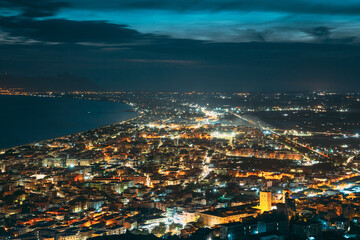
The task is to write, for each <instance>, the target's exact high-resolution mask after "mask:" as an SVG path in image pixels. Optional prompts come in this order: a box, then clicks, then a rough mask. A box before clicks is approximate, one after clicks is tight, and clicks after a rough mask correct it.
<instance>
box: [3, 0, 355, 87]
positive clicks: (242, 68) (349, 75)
mask: <svg viewBox="0 0 360 240" xmlns="http://www.w3.org/2000/svg"><path fill="white" fill-rule="evenodd" d="M0 72H2V73H4V72H8V73H9V74H12V75H15V76H28V77H34V76H53V75H57V74H62V73H70V74H74V75H76V76H79V77H85V78H88V79H90V80H92V81H94V82H96V83H97V84H99V85H100V86H101V87H103V88H104V89H107V90H150V91H156V90H176V91H188V90H200V91H218V90H219V91H254V90H256V91H257V90H259V91H262V90H270V91H273V90H282V91H283V90H326V89H328V90H352V91H354V90H360V1H359V0H342V1H338V0H274V1H271V0H237V1H235V0H202V1H196V0H103V1H99V0H62V1H52V0H0Z"/></svg>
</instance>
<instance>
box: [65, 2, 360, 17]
mask: <svg viewBox="0 0 360 240" xmlns="http://www.w3.org/2000/svg"><path fill="white" fill-rule="evenodd" d="M69 2H71V5H72V6H73V7H81V8H83V7H84V6H85V8H95V9H96V8H98V9H128V10H129V9H130V10H131V9H162V10H173V11H199V10H200V11H204V10H205V11H223V10H231V11H278V12H288V13H314V14H348V15H358V14H360V2H357V3H356V2H352V3H349V2H339V1H333V0H329V1H319V0H292V1H289V0H276V1H269V0H242V1H238V0H181V1H179V0H121V1H118V0H107V1H93V0H74V1H69Z"/></svg>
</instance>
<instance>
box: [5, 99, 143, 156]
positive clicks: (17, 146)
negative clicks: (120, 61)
mask: <svg viewBox="0 0 360 240" xmlns="http://www.w3.org/2000/svg"><path fill="white" fill-rule="evenodd" d="M0 96H22V97H35V98H45V97H44V96H34V95H31V96H29V95H0ZM48 98H64V99H73V100H79V101H95V102H111V103H118V104H124V105H126V106H127V107H128V108H127V109H124V110H122V111H121V112H124V113H133V114H136V116H134V117H131V118H129V119H126V120H122V121H119V122H114V123H110V124H105V125H101V126H98V127H94V128H89V129H86V130H81V131H77V132H74V133H70V134H65V135H60V136H55V137H50V138H46V139H43V140H35V141H31V142H28V143H24V144H19V145H15V146H10V147H4V148H2V147H0V153H3V152H6V151H8V150H12V149H13V150H15V149H18V148H21V147H25V146H30V145H34V144H37V143H39V144H43V143H45V142H48V141H55V140H56V139H60V138H66V137H71V136H75V135H78V134H82V133H85V132H88V131H94V130H96V129H101V128H106V127H111V126H113V125H117V124H124V123H126V122H129V121H132V120H134V119H136V118H138V117H140V116H142V115H141V114H140V113H139V112H137V111H135V110H134V109H133V107H131V106H130V105H129V104H127V103H124V102H112V101H106V100H94V99H79V98H73V97H71V98H69V97H62V96H53V97H48Z"/></svg>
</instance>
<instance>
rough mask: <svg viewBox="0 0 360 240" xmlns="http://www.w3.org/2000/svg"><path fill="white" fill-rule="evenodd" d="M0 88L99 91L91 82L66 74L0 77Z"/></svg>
mask: <svg viewBox="0 0 360 240" xmlns="http://www.w3.org/2000/svg"><path fill="white" fill-rule="evenodd" d="M0 87H1V88H24V89H26V90H33V91H76V90H79V91H99V90H102V89H101V87H100V86H99V85H98V84H96V83H94V82H93V81H91V80H89V79H86V78H80V77H77V76H74V75H71V74H68V73H65V74H60V75H57V76H42V77H17V76H13V75H9V74H1V75H0Z"/></svg>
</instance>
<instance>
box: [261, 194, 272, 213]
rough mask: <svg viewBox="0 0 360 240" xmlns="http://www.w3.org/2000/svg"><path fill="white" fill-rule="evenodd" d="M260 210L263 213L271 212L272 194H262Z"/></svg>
mask: <svg viewBox="0 0 360 240" xmlns="http://www.w3.org/2000/svg"><path fill="white" fill-rule="evenodd" d="M260 210H261V213H263V212H268V211H270V210H271V192H265V191H261V192H260Z"/></svg>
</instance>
